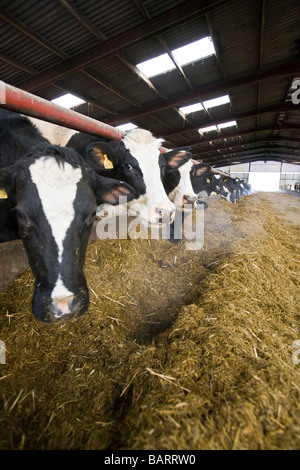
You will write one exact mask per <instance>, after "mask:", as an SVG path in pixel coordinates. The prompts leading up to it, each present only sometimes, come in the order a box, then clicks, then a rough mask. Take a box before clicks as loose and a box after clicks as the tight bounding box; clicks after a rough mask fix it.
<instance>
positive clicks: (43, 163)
mask: <svg viewBox="0 0 300 470" xmlns="http://www.w3.org/2000/svg"><path fill="white" fill-rule="evenodd" d="M29 172H30V175H31V179H32V181H33V183H34V184H35V185H36V188H37V191H38V195H39V197H40V200H41V204H42V207H43V211H44V214H45V216H46V219H47V221H48V223H49V225H50V227H51V231H52V235H53V238H54V240H55V242H56V244H57V247H58V263H59V264H61V262H62V257H63V250H64V248H63V245H64V240H65V237H66V233H67V231H68V229H69V227H70V225H71V223H72V221H73V219H74V217H75V210H74V201H75V198H76V192H77V184H78V182H79V181H80V180H81V178H82V171H81V169H80V168H74V167H73V166H72V165H70V164H69V163H66V162H65V163H64V164H63V165H58V163H57V161H56V160H55V159H54V158H49V157H41V158H39V159H37V160H36V161H35V162H34V163H33V164H32V165H30V166H29ZM73 296H74V294H73V293H72V292H70V291H69V289H67V287H65V285H64V283H63V281H62V279H61V276H60V274H58V278H57V281H56V284H55V286H54V289H53V291H52V293H51V298H52V302H53V304H54V305H55V306H56V307H57V312H58V313H57V316H61V315H63V314H68V313H70V312H69V307H68V305H69V304H71V301H72V299H73ZM66 299H67V300H66Z"/></svg>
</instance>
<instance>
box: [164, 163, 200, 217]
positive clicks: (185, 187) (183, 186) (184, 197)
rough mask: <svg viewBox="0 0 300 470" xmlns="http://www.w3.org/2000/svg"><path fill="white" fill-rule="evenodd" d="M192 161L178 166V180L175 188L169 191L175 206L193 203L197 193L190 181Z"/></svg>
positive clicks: (179, 206) (180, 206)
mask: <svg viewBox="0 0 300 470" xmlns="http://www.w3.org/2000/svg"><path fill="white" fill-rule="evenodd" d="M192 167H193V163H192V162H190V161H188V162H186V163H184V164H183V165H182V166H181V167H179V168H178V171H179V173H180V180H179V183H178V185H177V186H176V188H174V189H173V191H171V192H170V193H169V195H168V196H169V199H170V200H171V201H172V202H174V204H175V206H176V207H178V208H182V207H183V206H184V204H191V205H195V204H196V201H197V198H198V196H197V194H195V192H194V190H193V187H192V182H191V169H192Z"/></svg>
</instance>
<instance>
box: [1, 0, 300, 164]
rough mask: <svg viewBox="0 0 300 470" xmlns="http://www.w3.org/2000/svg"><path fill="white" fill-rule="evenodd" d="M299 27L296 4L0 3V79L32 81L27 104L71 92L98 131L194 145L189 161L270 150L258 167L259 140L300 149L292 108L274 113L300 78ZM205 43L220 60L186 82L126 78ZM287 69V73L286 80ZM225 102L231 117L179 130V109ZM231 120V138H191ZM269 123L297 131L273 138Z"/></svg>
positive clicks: (210, 116) (199, 117) (212, 116)
mask: <svg viewBox="0 0 300 470" xmlns="http://www.w3.org/2000/svg"><path fill="white" fill-rule="evenodd" d="M66 3H68V5H69V6H68V8H67V7H66ZM72 8H73V12H72ZM180 8H182V9H180ZM70 9H71V10H70ZM179 9H180V10H179ZM179 12H180V13H179ZM191 12H192V13H191ZM78 14H79V17H78ZM299 24H300V10H299V5H298V2H297V1H296V0H287V1H286V2H284V4H283V3H282V1H280V0H252V1H251V2H245V1H244V0H230V1H229V0H212V1H211V2H207V5H206V7H205V8H204V7H203V4H202V2H199V1H198V2H197V1H196V0H190V1H183V0H166V1H164V2H154V1H153V0H135V1H132V0H111V1H110V2H109V3H107V2H99V1H98V0H76V1H75V0H68V2H63V1H60V0H1V1H0V31H1V33H0V39H1V55H0V77H1V79H2V80H4V81H6V82H7V83H10V84H12V85H15V86H19V87H21V88H23V87H24V88H25V89H27V86H28V80H30V79H31V78H32V77H36V79H37V80H38V81H39V83H40V85H36V86H35V89H34V93H35V94H37V95H39V96H41V97H44V98H46V99H53V98H55V97H57V96H60V95H61V94H63V93H65V92H68V91H69V92H73V93H75V94H78V95H79V96H83V97H85V99H87V100H88V101H89V104H84V105H81V106H79V107H78V108H76V110H78V112H81V113H83V114H87V115H89V116H91V117H94V118H96V119H99V120H102V121H104V122H109V121H111V120H112V119H113V120H114V123H123V122H126V121H128V120H130V121H131V122H134V123H135V124H136V125H138V126H140V127H144V128H147V129H149V130H151V131H152V132H153V133H154V134H155V135H157V136H158V137H164V138H166V139H167V141H166V146H169V147H170V148H171V147H175V146H182V145H189V144H191V145H192V149H193V152H194V154H195V155H196V156H197V158H201V159H203V160H204V161H207V162H211V163H215V164H216V165H217V164H219V160H218V159H221V160H220V161H224V160H222V158H224V157H219V155H220V154H221V153H222V152H221V151H220V152H218V150H220V149H224V152H225V150H226V149H227V148H229V149H230V146H233V147H232V152H233V153H232V155H235V156H232V157H230V155H229V156H228V155H227V156H226V161H228V159H229V160H230V158H231V160H234V161H236V158H237V157H236V155H239V152H240V151H241V150H242V149H243V148H249V146H247V142H251V145H253V142H257V145H258V146H259V147H260V148H264V149H267V150H266V158H267V154H268V148H269V149H270V152H271V144H269V143H268V141H265V142H263V144H262V143H261V139H268V138H271V137H274V140H275V141H276V140H277V141H278V139H279V138H280V139H281V140H280V142H281V143H282V144H283V145H286V147H290V146H294V147H295V148H296V149H298V148H299V142H300V138H299V134H300V132H299V129H298V128H297V127H295V126H297V125H298V126H300V105H299V107H298V108H297V107H296V105H294V108H293V109H292V110H288V111H284V112H283V111H282V109H283V106H284V105H285V103H286V96H287V92H288V89H289V86H290V84H291V82H292V80H293V77H295V76H300V65H299V46H300V31H299ZM149 25H151V27H152V29H151V31H149V29H148V28H149ZM133 33H134V34H133ZM207 35H212V38H213V41H214V44H215V47H216V50H217V56H211V57H208V58H206V59H203V60H200V61H195V62H194V63H192V64H187V65H184V66H183V67H182V70H183V72H184V74H182V73H181V72H180V71H179V70H177V69H175V70H173V71H170V72H166V73H165V74H162V75H158V76H155V77H152V78H151V79H150V81H145V80H143V78H142V77H141V76H139V74H138V73H137V72H136V70H135V68H134V67H135V66H136V64H138V63H139V62H142V61H144V60H147V59H149V58H152V57H155V56H157V55H160V54H162V53H165V52H166V51H167V50H173V49H175V48H177V47H181V46H182V45H185V44H187V43H189V42H192V41H195V40H197V39H200V38H202V37H205V36H207ZM112 41H115V42H114V47H113V50H112V52H110V49H107V48H108V46H110V45H111V44H112ZM125 45H126V47H125ZM165 45H166V47H167V49H166V48H165ZM107 50H108V52H107ZM102 51H105V54H103V53H102ZM91 54H92V55H93V57H95V60H94V61H93V62H92V63H89V64H86V65H84V66H83V67H82V68H80V66H79V67H77V68H75V69H74V70H71V69H70V63H71V62H70V61H72V60H76V63H78V62H79V63H80V64H81V63H82V60H83V59H85V58H86V57H87V56H88V57H89V56H90V55H91ZM97 54H98V56H99V55H100V57H98V58H97V57H96V55H97ZM289 61H294V62H295V67H294V70H293V71H292V72H290V69H286V65H285V64H286V63H287V62H289ZM277 64H281V65H280V67H279V69H280V70H279V72H278V71H277V73H275V74H274V73H273V74H272V73H271V72H270V73H269V76H267V77H266V78H264V79H263V80H259V73H260V71H266V70H268V68H270V67H273V66H275V65H277ZM57 66H59V67H60V66H62V70H63V72H65V73H62V74H60V75H59V78H58V79H54V80H53V81H52V82H50V83H47V84H45V79H44V78H43V77H45V76H46V77H48V76H50V74H51V73H52V72H53V71H55V67H57ZM281 67H282V70H281ZM43 73H44V75H42V74H43ZM253 74H254V75H255V74H256V77H257V79H255V77H254V75H253ZM42 78H43V80H42ZM233 79H236V81H235V82H234V83H233V84H232V83H230V80H233ZM227 93H228V94H229V95H230V98H231V105H230V106H229V105H224V106H219V107H218V108H212V109H210V110H209V113H205V112H204V111H201V112H197V113H193V114H189V115H187V116H186V119H183V118H182V116H181V115H180V113H179V112H178V108H179V107H180V106H181V105H183V104H191V103H193V102H197V101H199V100H200V99H203V100H205V99H207V98H210V97H214V96H220V95H223V94H227ZM289 103H290V105H291V102H289ZM268 107H271V108H270V110H268ZM274 107H275V108H274ZM234 119H237V127H236V128H234V129H233V128H228V129H222V131H221V132H220V133H219V134H216V135H215V134H213V133H212V134H208V135H203V136H200V134H199V133H198V128H199V127H204V126H208V125H211V124H217V123H218V122H219V121H221V122H224V121H226V120H228V121H229V120H234ZM278 123H281V124H284V125H290V126H294V128H292V129H289V128H288V129H286V128H284V129H280V128H279V130H278V125H279V124H278ZM267 126H269V127H268V128H267V130H262V131H261V130H260V129H261V128H262V129H264V128H266V127H267ZM274 129H275V130H274ZM253 130H254V131H253ZM248 131H249V132H248ZM209 139H212V143H211V144H210V143H209ZM288 139H292V141H290V142H288ZM242 145H244V147H242ZM299 154H300V152H299ZM240 155H242V154H240ZM241 158H242V157H241ZM293 158H295V157H293ZM299 161H300V159H299Z"/></svg>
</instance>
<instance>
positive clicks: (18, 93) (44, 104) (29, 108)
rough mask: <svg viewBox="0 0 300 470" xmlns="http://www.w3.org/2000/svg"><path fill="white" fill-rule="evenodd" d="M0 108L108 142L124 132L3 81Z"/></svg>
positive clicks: (1, 83)
mask: <svg viewBox="0 0 300 470" xmlns="http://www.w3.org/2000/svg"><path fill="white" fill-rule="evenodd" d="M0 107H2V108H6V109H9V110H10V111H15V112H17V113H22V114H25V115H27V116H32V117H35V118H37V119H42V120H44V121H47V122H52V123H53V124H57V125H59V126H63V127H67V128H69V129H75V130H77V131H81V132H86V133H87V134H93V135H99V136H102V137H105V138H106V139H109V140H121V139H122V137H123V136H124V132H123V131H120V130H119V129H116V128H115V127H112V126H109V125H108V124H105V123H103V122H100V121H97V120H96V119H92V118H90V117H88V116H84V115H83V114H80V113H77V112H76V111H72V110H71V109H66V108H64V107H63V106H59V105H57V104H54V103H51V101H48V100H45V99H44V98H40V97H39V96H36V95H32V94H31V93H28V92H27V91H24V90H20V89H19V88H16V87H14V86H12V85H8V84H7V83H5V82H3V81H0Z"/></svg>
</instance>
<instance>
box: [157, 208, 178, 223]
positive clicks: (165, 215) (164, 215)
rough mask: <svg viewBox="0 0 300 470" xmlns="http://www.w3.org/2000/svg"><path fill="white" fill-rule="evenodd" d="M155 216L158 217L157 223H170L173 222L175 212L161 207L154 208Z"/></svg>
mask: <svg viewBox="0 0 300 470" xmlns="http://www.w3.org/2000/svg"><path fill="white" fill-rule="evenodd" d="M155 212H156V214H157V215H158V219H159V223H168V224H169V223H171V222H172V221H173V220H174V216H175V210H174V209H169V208H168V209H167V208H163V207H156V209H155Z"/></svg>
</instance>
